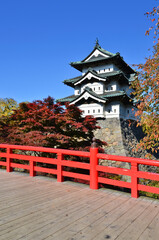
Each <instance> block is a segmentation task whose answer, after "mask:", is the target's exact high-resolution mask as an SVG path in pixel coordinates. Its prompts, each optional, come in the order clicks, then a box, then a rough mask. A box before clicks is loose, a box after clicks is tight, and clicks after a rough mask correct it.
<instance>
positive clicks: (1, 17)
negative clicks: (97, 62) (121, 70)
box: [0, 0, 158, 102]
mask: <svg viewBox="0 0 159 240" xmlns="http://www.w3.org/2000/svg"><path fill="white" fill-rule="evenodd" d="M157 4H158V1H156V0H133V1H132V0H112V1H108V0H98V1H95V0H80V1H75V0H58V1H54V0H0V82H1V85H0V98H6V97H7V98H14V99H15V100H16V101H17V102H22V101H33V100H38V99H43V98H45V97H47V96H48V95H50V96H52V97H54V98H55V99H58V98H62V97H66V96H68V95H71V94H73V89H72V88H70V87H68V86H65V85H64V84H63V83H62V82H63V80H65V79H68V78H72V77H76V76H79V75H80V72H78V71H77V70H75V69H73V68H72V67H71V66H70V65H69V63H70V62H72V61H78V60H82V59H84V58H85V57H86V56H87V55H88V54H89V53H90V52H91V51H92V50H93V47H94V45H95V40H96V38H98V39H99V43H100V45H101V47H103V48H104V49H106V50H108V51H110V52H113V53H116V52H120V54H121V56H123V57H124V60H125V61H126V62H127V63H128V64H137V63H142V62H144V59H145V57H146V56H148V55H149V54H150V52H149V51H148V49H149V48H151V47H152V44H153V38H152V36H151V35H150V36H149V37H147V36H145V31H146V30H147V29H148V28H149V26H150V22H149V20H148V19H147V17H146V16H145V15H144V13H145V12H147V11H151V10H152V8H153V7H154V6H157Z"/></svg>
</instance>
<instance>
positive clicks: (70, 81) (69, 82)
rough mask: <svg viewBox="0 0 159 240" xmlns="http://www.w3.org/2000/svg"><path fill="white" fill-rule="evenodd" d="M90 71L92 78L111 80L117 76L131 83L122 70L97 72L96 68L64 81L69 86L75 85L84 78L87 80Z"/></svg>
mask: <svg viewBox="0 0 159 240" xmlns="http://www.w3.org/2000/svg"><path fill="white" fill-rule="evenodd" d="M88 73H91V74H92V78H94V79H97V80H99V79H100V80H101V81H106V80H109V79H111V78H113V77H117V78H119V80H120V79H121V77H122V78H123V80H124V81H126V82H128V83H129V79H128V78H127V76H126V75H125V74H124V73H123V72H122V71H113V72H106V73H100V74H97V73H96V72H95V71H94V70H88V72H86V73H85V74H84V75H83V76H79V77H75V78H71V79H67V80H64V81H63V83H64V84H66V85H68V86H71V87H74V86H75V85H77V84H78V83H80V82H82V81H83V80H86V79H87V76H88V75H87V74H88Z"/></svg>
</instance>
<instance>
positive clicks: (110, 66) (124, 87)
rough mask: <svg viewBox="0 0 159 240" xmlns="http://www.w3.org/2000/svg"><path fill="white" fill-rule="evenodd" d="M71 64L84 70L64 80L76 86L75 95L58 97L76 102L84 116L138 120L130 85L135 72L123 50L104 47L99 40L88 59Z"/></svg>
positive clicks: (64, 100) (72, 102)
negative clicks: (76, 75) (125, 57)
mask: <svg viewBox="0 0 159 240" xmlns="http://www.w3.org/2000/svg"><path fill="white" fill-rule="evenodd" d="M70 65H71V66H72V67H74V68H75V69H77V70H79V71H80V72H81V75H80V76H78V77H75V78H71V79H67V80H65V81H64V84H66V85H68V86H70V87H72V88H74V95H71V96H68V97H65V98H62V99H58V100H57V101H59V102H63V103H64V102H69V103H70V104H75V105H76V106H78V107H79V108H80V109H81V110H82V111H83V116H86V115H92V116H94V117H96V118H98V119H108V118H109V119H110V118H111V119H112V118H117V119H131V120H135V111H132V108H134V109H135V104H134V100H133V97H132V94H131V93H132V90H130V88H129V86H130V83H131V81H133V79H134V74H135V72H134V70H133V69H132V68H131V67H130V66H129V65H128V64H127V63H126V62H125V61H124V60H123V58H122V57H121V56H120V54H119V53H116V54H113V53H110V52H108V51H106V50H104V49H103V48H101V46H100V45H99V43H98V41H96V45H95V47H94V49H93V51H92V52H91V53H90V54H89V55H88V56H87V57H86V58H85V59H84V60H82V61H78V62H71V64H70Z"/></svg>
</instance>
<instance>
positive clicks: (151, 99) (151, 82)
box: [132, 7, 159, 152]
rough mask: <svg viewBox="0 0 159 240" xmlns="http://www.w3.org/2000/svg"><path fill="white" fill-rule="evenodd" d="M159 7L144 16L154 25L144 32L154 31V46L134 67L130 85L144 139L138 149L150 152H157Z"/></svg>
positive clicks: (158, 133) (158, 140) (158, 136)
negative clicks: (140, 62) (136, 70)
mask: <svg viewBox="0 0 159 240" xmlns="http://www.w3.org/2000/svg"><path fill="white" fill-rule="evenodd" d="M158 14H159V7H156V8H153V10H152V11H151V12H147V13H146V15H147V17H148V18H149V19H150V21H151V23H153V24H154V25H153V26H151V27H150V28H149V30H148V31H146V35H149V33H150V31H151V30H152V29H153V30H154V39H155V42H154V46H153V52H152V55H151V56H149V57H148V58H146V61H145V63H144V64H139V65H136V66H137V68H138V73H137V77H136V79H135V81H134V82H133V83H132V86H133V88H134V89H135V91H134V95H135V97H136V99H137V100H138V102H139V103H138V105H137V107H138V111H137V113H136V115H137V116H138V117H139V118H140V121H139V122H138V124H139V125H140V126H142V128H143V130H144V132H145V134H146V135H145V137H144V138H143V139H142V141H141V142H140V144H139V145H138V148H140V147H143V148H144V149H150V150H151V151H152V152H158V151H159V39H158V30H159V18H158Z"/></svg>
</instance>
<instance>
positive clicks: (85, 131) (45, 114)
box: [0, 97, 106, 150]
mask: <svg viewBox="0 0 159 240" xmlns="http://www.w3.org/2000/svg"><path fill="white" fill-rule="evenodd" d="M96 124H97V120H96V119H95V118H93V117H91V116H86V117H84V118H83V117H82V111H81V110H80V109H79V108H77V107H76V106H74V105H69V104H67V103H66V104H65V106H64V107H62V105H61V104H60V103H54V99H53V98H52V97H48V98H46V99H44V100H43V101H42V100H37V101H33V102H32V103H21V104H20V105H19V108H18V109H16V110H15V111H14V114H12V115H11V116H10V117H9V121H8V124H7V125H6V126H3V130H1V131H0V142H1V143H4V142H6V143H10V144H20V145H30V146H44V147H52V148H64V149H76V150H88V149H89V147H90V144H91V142H92V138H93V136H94V134H93V131H94V130H96V129H97V128H99V127H98V126H97V125H96ZM97 143H98V146H99V147H102V145H105V144H106V143H105V142H103V141H101V140H99V139H97Z"/></svg>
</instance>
